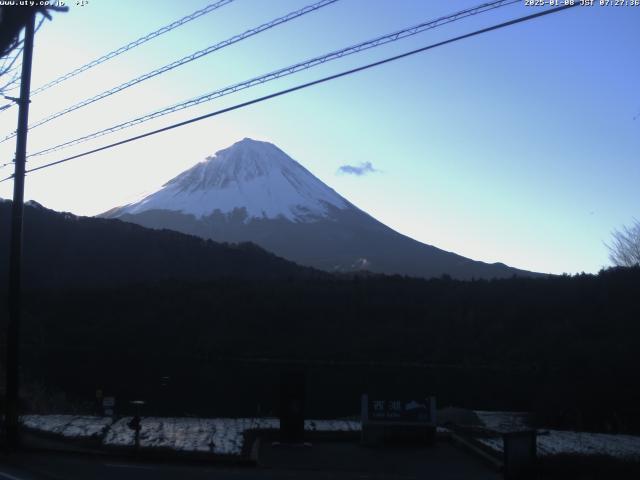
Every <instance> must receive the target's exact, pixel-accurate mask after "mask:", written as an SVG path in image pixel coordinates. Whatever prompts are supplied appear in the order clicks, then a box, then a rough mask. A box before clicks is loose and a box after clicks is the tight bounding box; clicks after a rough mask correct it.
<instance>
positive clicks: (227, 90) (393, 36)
mask: <svg viewBox="0 0 640 480" xmlns="http://www.w3.org/2000/svg"><path fill="white" fill-rule="evenodd" d="M519 1H520V0H500V1H493V2H489V3H484V4H481V5H479V6H476V7H473V8H468V9H465V10H462V11H460V12H456V13H454V14H451V15H447V16H444V17H440V18H437V19H435V20H429V21H427V22H423V23H420V24H418V25H414V26H412V27H408V28H404V29H402V30H398V31H395V32H392V33H388V34H385V35H382V36H379V37H376V38H374V39H371V40H368V41H366V42H361V43H358V44H356V45H352V46H349V47H346V48H342V49H340V50H335V51H333V52H330V53H327V54H324V55H321V56H318V57H314V58H311V59H309V60H305V61H303V62H299V63H296V64H293V65H289V66H288V67H285V68H281V69H279V70H275V71H273V72H270V73H267V74H265V75H261V76H259V77H255V78H252V79H249V80H245V81H243V82H240V83H236V84H233V85H230V86H227V87H224V88H222V89H219V90H215V91H213V92H210V93H207V94H205V95H201V96H199V97H195V98H192V99H189V100H186V101H184V102H180V103H177V104H174V105H171V106H169V107H165V108H163V109H161V110H157V111H155V112H152V113H148V114H146V115H143V116H140V117H137V118H134V119H132V120H128V121H126V122H123V123H120V124H117V125H114V126H112V127H109V128H106V129H103V130H99V131H97V132H93V133H90V134H88V135H84V136H82V137H79V138H76V139H74V140H70V141H67V142H64V143H61V144H58V145H56V146H53V147H49V148H46V149H44V150H41V151H39V152H36V153H33V154H31V155H29V157H35V156H39V155H44V154H47V153H51V152H54V151H58V150H61V149H63V148H68V147H71V146H73V145H78V144H80V143H84V142H86V141H89V140H92V139H94V138H98V137H101V136H104V135H107V134H110V133H114V132H117V131H120V130H123V129H125V128H129V127H132V126H134V125H138V124H140V123H143V122H146V121H149V120H152V119H155V118H158V117H161V116H164V115H168V114H170V113H174V112H177V111H180V110H184V109H186V108H190V107H193V106H196V105H199V104H201V103H205V102H209V101H211V100H213V99H216V98H220V97H223V96H225V95H230V94H232V93H235V92H238V91H240V90H245V89H247V88H251V87H254V86H256V85H260V84H263V83H266V82H269V81H272V80H276V79H278V78H282V77H285V76H288V75H292V74H294V73H297V72H299V71H302V70H307V69H309V68H313V67H315V66H318V65H322V64H324V63H327V62H329V61H332V60H336V59H339V58H342V57H345V56H347V55H352V54H354V53H358V52H362V51H364V50H368V49H370V48H374V47H378V46H380V45H384V44H387V43H390V42H395V41H397V40H401V39H403V38H407V37H410V36H413V35H417V34H418V33H421V32H424V31H426V30H430V29H433V28H436V27H439V26H441V25H445V24H448V23H451V22H454V21H457V20H460V19H462V18H465V17H469V16H471V15H477V14H479V13H482V12H486V11H489V10H493V9H495V8H499V7H503V6H506V5H510V4H513V3H516V2H519Z"/></svg>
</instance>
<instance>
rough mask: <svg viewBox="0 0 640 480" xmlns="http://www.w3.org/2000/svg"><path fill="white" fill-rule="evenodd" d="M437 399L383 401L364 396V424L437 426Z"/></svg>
mask: <svg viewBox="0 0 640 480" xmlns="http://www.w3.org/2000/svg"><path fill="white" fill-rule="evenodd" d="M435 413H436V399H435V397H425V398H421V399H416V400H406V399H404V400H401V399H392V400H389V399H382V398H377V397H369V396H368V395H363V396H362V423H367V422H368V423H371V422H384V423H414V424H435V421H436V418H435V417H436V415H435Z"/></svg>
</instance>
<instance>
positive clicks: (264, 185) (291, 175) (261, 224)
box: [101, 138, 541, 279]
mask: <svg viewBox="0 0 640 480" xmlns="http://www.w3.org/2000/svg"><path fill="white" fill-rule="evenodd" d="M101 216H103V217H106V218H119V219H121V220H124V221H128V222H132V223H138V224H140V225H143V226H145V227H148V228H169V229H173V230H177V231H181V232H184V233H188V234H192V235H197V236H200V237H202V238H209V239H212V240H215V241H218V242H241V241H250V242H254V243H256V244H258V245H260V246H261V247H263V248H265V249H266V250H268V251H271V252H273V253H275V254H276V255H278V256H280V257H283V258H286V259H288V260H291V261H294V262H296V263H298V264H301V265H307V266H311V267H314V268H319V269H322V270H325V271H330V272H335V271H339V272H348V271H354V270H356V271H357V270H370V271H372V272H374V273H383V274H400V275H409V276H416V277H425V278H431V277H437V276H441V275H450V276H452V277H454V278H459V279H472V278H504V277H510V276H512V275H520V276H537V275H541V274H537V273H535V272H528V271H525V270H520V269H516V268H512V267H509V266H507V265H505V264H503V263H491V264H490V263H485V262H481V261H477V260H471V259H468V258H466V257H463V256H461V255H458V254H456V253H453V252H448V251H445V250H442V249H440V248H437V247H434V246H432V245H428V244H425V243H422V242H419V241H417V240H414V239H412V238H410V237H407V236H406V235H403V234H401V233H399V232H396V231H395V230H393V229H391V228H389V227H387V226H386V225H384V224H383V223H381V222H380V221H378V220H376V219H375V218H374V217H372V216H371V215H369V214H368V213H366V212H364V211H362V210H360V209H359V208H357V207H356V206H355V205H353V204H352V203H351V202H349V201H348V200H347V199H346V198H344V197H342V196H340V195H339V194H338V193H337V192H335V191H334V190H333V189H332V188H330V187H329V186H327V185H325V184H324V183H323V182H322V181H320V180H319V179H318V178H316V177H315V176H314V175H313V174H312V173H311V172H309V170H307V169H306V168H304V167H303V166H302V165H300V164H299V163H298V162H296V161H295V160H294V159H292V158H291V157H289V156H288V155H287V154H286V153H285V152H284V151H282V150H281V149H280V148H278V147H276V146H275V145H273V144H271V143H268V142H260V141H256V140H252V139H249V138H245V139H243V140H241V141H239V142H236V143H235V144H233V145H232V146H231V147H228V148H226V149H223V150H220V151H218V152H217V153H216V154H215V155H214V156H212V157H207V159H206V160H205V161H204V162H200V163H198V164H196V165H195V166H194V167H192V168H190V169H188V170H186V171H184V172H182V173H181V174H179V175H177V176H176V177H174V178H173V179H171V180H169V181H168V182H167V183H165V185H164V186H163V187H162V188H161V189H159V190H158V191H156V192H154V193H152V194H151V195H148V196H147V197H145V198H144V199H143V200H141V201H140V202H136V203H132V204H129V205H125V206H123V207H116V208H114V209H111V210H109V211H107V212H105V213H103V214H102V215H101Z"/></svg>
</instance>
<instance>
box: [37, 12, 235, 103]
mask: <svg viewBox="0 0 640 480" xmlns="http://www.w3.org/2000/svg"><path fill="white" fill-rule="evenodd" d="M233 1H234V0H219V1H217V2H214V3H211V4H209V5H207V6H206V7H204V8H202V9H200V10H196V11H195V12H193V13H191V14H189V15H187V16H185V17H182V18H181V19H179V20H176V21H175V22H172V23H170V24H169V25H165V26H164V27H161V28H159V29H158V30H155V31H153V32H151V33H148V34H147V35H144V36H143V37H140V38H138V39H137V40H134V41H132V42H129V43H127V44H126V45H124V46H122V47H120V48H117V49H116V50H113V51H111V52H109V53H107V54H105V55H103V56H101V57H100V58H96V59H95V60H92V61H91V62H89V63H86V64H85V65H82V66H81V67H78V68H76V69H75V70H72V71H71V72H68V73H65V74H64V75H61V76H60V77H58V78H56V79H55V80H52V81H50V82H49V83H46V84H45V85H42V86H41V87H38V88H36V89H35V90H34V91H33V92H31V96H34V95H37V94H38V93H40V92H43V91H45V90H47V89H49V88H51V87H53V86H54V85H57V84H59V83H62V82H64V81H65V80H68V79H70V78H72V77H75V76H76V75H79V74H80V73H82V72H86V71H87V70H89V69H91V68H93V67H95V66H97V65H100V64H101V63H104V62H106V61H107V60H110V59H112V58H114V57H117V56H118V55H121V54H123V53H125V52H127V51H129V50H131V49H132V48H135V47H138V46H140V45H142V44H143V43H146V42H148V41H149V40H152V39H154V38H156V37H159V36H160V35H163V34H165V33H167V32H170V31H171V30H173V29H175V28H178V27H180V26H182V25H184V24H186V23H189V22H190V21H192V20H195V19H196V18H199V17H201V16H203V15H206V14H207V13H210V12H213V11H214V10H217V9H218V8H220V7H224V6H225V5H228V4H229V3H231V2H233Z"/></svg>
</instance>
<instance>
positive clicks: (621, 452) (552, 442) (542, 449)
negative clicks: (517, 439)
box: [478, 430, 640, 460]
mask: <svg viewBox="0 0 640 480" xmlns="http://www.w3.org/2000/svg"><path fill="white" fill-rule="evenodd" d="M478 441H479V442H481V443H483V444H484V445H486V446H488V447H489V448H491V449H493V450H495V451H497V452H500V453H502V451H503V449H504V445H503V442H502V438H479V439H478ZM537 447H538V455H540V456H551V455H560V454H572V455H605V456H608V457H614V458H619V459H622V460H640V437H636V436H632V435H612V434H606V433H585V432H571V431H563V430H549V431H548V434H547V433H546V431H545V432H541V433H539V434H538V440H537Z"/></svg>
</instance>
